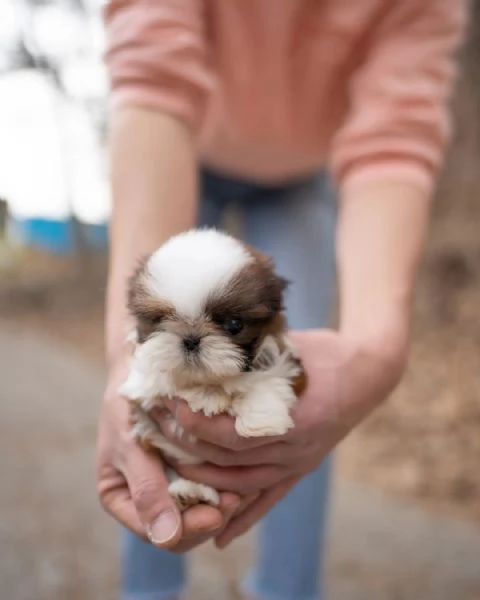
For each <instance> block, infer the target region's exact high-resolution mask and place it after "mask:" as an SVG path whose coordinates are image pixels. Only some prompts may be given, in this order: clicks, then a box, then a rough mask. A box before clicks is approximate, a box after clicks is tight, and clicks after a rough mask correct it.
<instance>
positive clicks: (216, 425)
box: [98, 0, 466, 600]
mask: <svg viewBox="0 0 480 600" xmlns="http://www.w3.org/2000/svg"><path fill="white" fill-rule="evenodd" d="M465 16H466V3H464V2H462V1H460V0H456V1H455V2H453V1H452V0H424V1H423V2H418V0H388V1H387V0H362V1H360V2H359V1H358V0H340V1H339V0H319V1H317V2H312V1H308V0H262V1H261V2H259V1H258V0H241V1H240V0H211V1H209V2H207V1H205V0H203V1H202V0H163V1H158V2H151V1H150V0H110V2H109V3H108V5H107V7H106V11H105V19H106V25H107V34H108V48H107V53H106V61H107V65H108V69H109V73H110V76H111V83H112V98H111V100H112V108H111V111H112V112H111V130H110V146H111V179H112V189H113V214H112V222H111V253H110V270H109V283H108V293H107V319H106V321H107V325H106V347H107V357H108V365H109V377H108V385H107V390H106V393H105V398H104V402H103V404H102V411H101V415H100V422H99V434H98V491H99V495H100V498H101V501H102V503H103V505H104V507H105V508H106V510H107V511H108V512H109V513H111V514H112V515H113V516H114V517H115V518H116V519H117V520H118V521H119V522H120V523H121V524H123V525H124V526H125V528H126V529H127V530H129V532H128V533H125V537H124V546H123V565H122V573H123V576H122V579H123V581H122V590H121V594H122V598H123V600H127V599H128V600H166V599H168V600H173V599H175V600H177V599H178V598H179V597H180V594H181V593H182V591H183V589H184V585H185V572H184V568H185V567H184V557H183V556H181V555H182V553H184V552H186V551H188V550H190V549H192V548H194V547H196V546H198V545H199V544H201V543H203V542H204V541H206V540H208V539H211V538H213V539H215V540H216V543H217V545H218V546H219V547H224V546H225V545H227V544H228V543H230V542H231V541H232V540H233V539H234V538H236V537H237V536H239V535H241V534H242V533H244V532H245V531H246V530H247V529H249V528H250V527H251V526H253V525H254V524H256V523H257V522H261V523H260V527H259V541H258V544H259V548H258V553H257V559H256V564H255V566H254V569H253V571H252V573H251V574H250V576H249V577H248V579H247V580H246V582H245V586H244V593H245V594H246V595H245V597H246V598H247V597H248V598H251V599H255V600H318V599H320V598H324V595H323V594H324V590H323V583H322V579H323V578H322V575H321V572H322V569H321V565H322V562H323V554H324V548H325V530H326V526H327V524H328V519H327V508H328V488H329V481H330V470H331V459H330V458H329V457H330V455H331V452H332V450H333V449H334V448H335V447H336V445H337V444H338V443H339V442H340V441H341V440H342V439H343V438H344V437H345V436H346V435H347V434H348V433H349V432H350V431H351V430H352V429H353V428H354V427H355V426H356V425H357V424H358V423H360V421H361V420H362V419H363V418H364V417H365V416H366V415H368V413H369V412H370V411H371V410H373V409H374V408H375V407H376V406H378V404H379V403H381V402H382V401H383V400H384V399H385V398H386V397H387V396H388V395H389V393H390V392H391V391H392V390H393V389H394V387H395V386H396V384H397V383H398V381H399V380H400V378H401V375H402V372H403V370H404V367H405V363H406V358H407V353H408V346H409V337H410V329H411V326H410V321H411V313H412V296H413V291H414V283H415V278H416V274H417V270H418V264H419V260H420V257H421V254H422V249H423V246H424V241H425V236H426V231H427V225H428V220H429V213H430V207H431V199H432V192H433V188H434V182H435V178H436V174H437V172H438V170H439V168H440V165H441V163H442V159H443V155H444V149H445V145H446V142H447V140H448V137H449V106H448V104H449V98H450V95H451V90H452V85H453V81H454V74H455V52H456V49H457V48H458V45H459V42H460V40H461V37H462V31H463V27H464V23H465V20H466V19H465ZM229 210H235V211H236V213H237V216H238V222H239V224H240V225H239V227H240V231H239V234H240V235H243V236H244V238H245V239H246V240H247V241H248V242H249V243H250V244H253V245H254V246H257V247H258V248H260V249H261V250H263V251H265V252H267V253H269V254H270V255H271V256H272V257H273V258H274V260H275V262H276V265H277V268H278V271H279V272H280V273H281V274H282V275H283V276H285V277H286V278H287V279H289V280H291V282H292V283H291V288H290V291H289V294H288V296H287V314H288V318H289V323H290V326H291V328H292V338H293V340H294V342H295V344H296V345H297V347H298V349H299V352H300V355H301V357H302V360H303V361H304V364H305V367H306V370H307V373H308V377H309V385H308V388H307V391H306V393H305V394H304V395H303V396H302V398H301V399H300V401H299V402H298V404H297V406H296V407H295V410H294V415H293V416H294V421H295V428H294V429H293V430H292V431H291V432H290V433H289V434H287V435H286V436H285V438H284V439H280V440H279V439H268V438H262V439H255V440H244V439H240V438H239V437H238V436H237V435H236V434H235V431H234V428H233V425H232V421H231V419H230V418H229V417H227V416H225V415H220V416H218V417H214V418H210V419H209V418H207V417H205V416H202V415H199V414H192V413H191V412H190V411H189V410H188V408H187V407H186V405H185V403H182V401H181V400H178V401H177V400H175V401H171V400H168V399H167V400H166V410H164V411H162V412H161V413H159V414H156V415H155V418H156V419H157V420H158V424H159V427H160V428H161V430H162V431H163V433H164V434H165V435H166V436H167V437H170V439H172V440H173V441H174V443H177V444H178V445H180V446H182V447H184V448H186V449H187V450H189V451H193V452H194V453H196V454H198V455H199V456H200V457H201V458H202V459H204V460H205V463H204V464H202V465H200V466H196V467H183V468H182V469H181V473H182V474H183V475H185V476H186V477H188V478H192V479H194V480H198V481H203V482H205V483H207V484H209V485H212V486H214V487H216V488H218V489H220V490H223V492H222V497H221V504H220V506H219V508H218V509H216V508H214V507H210V506H196V507H192V508H190V509H188V510H187V511H186V512H185V513H183V515H180V514H179V512H178V510H177V508H176V507H175V505H174V503H173V501H172V500H171V499H170V497H169V496H168V492H167V482H166V479H165V474H164V471H163V465H162V463H161V461H160V459H159V458H158V457H156V456H152V455H148V454H145V453H144V452H143V451H142V450H141V449H140V448H139V447H138V446H137V445H136V444H135V442H134V441H133V440H132V439H131V437H130V436H129V434H128V408H127V403H126V401H125V400H124V399H123V398H121V397H120V396H119V395H118V393H117V389H118V385H119V383H120V382H121V381H122V380H123V379H124V378H125V375H126V370H127V368H128V367H127V365H128V358H129V355H130V353H131V348H130V347H129V345H128V342H126V341H125V331H126V326H127V324H128V319H129V317H128V314H127V309H126V306H125V305H126V285H127V283H126V282H127V279H128V277H129V275H130V274H131V272H132V269H133V268H134V266H135V264H136V262H137V261H138V259H139V257H142V256H143V255H145V254H147V253H149V252H150V251H152V250H153V249H155V248H156V247H158V246H159V245H161V244H162V243H163V242H164V241H165V240H167V239H168V238H169V237H170V236H172V235H173V234H176V233H178V232H181V231H184V230H186V229H188V228H190V227H192V226H195V225H196V224H201V225H208V226H218V227H221V226H222V225H223V223H224V221H223V219H224V215H225V213H226V211H227V213H228V211H229ZM337 281H338V284H337V283H336V282H337ZM337 292H338V293H337ZM334 297H337V298H338V302H337V304H336V310H337V325H336V327H333V326H330V327H329V324H330V323H332V322H333V320H332V317H333V308H334V305H333V302H332V301H333V299H334ZM172 420H175V421H177V422H178V423H180V424H181V426H182V427H183V429H184V430H185V431H186V432H187V433H191V434H193V435H194V439H193V440H192V436H189V435H184V436H182V437H176V436H175V434H174V433H172V431H173V429H174V428H172V427H171V423H172Z"/></svg>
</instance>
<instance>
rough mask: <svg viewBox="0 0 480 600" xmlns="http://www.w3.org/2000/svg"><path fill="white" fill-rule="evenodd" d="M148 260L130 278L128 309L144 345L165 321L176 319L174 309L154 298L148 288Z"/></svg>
mask: <svg viewBox="0 0 480 600" xmlns="http://www.w3.org/2000/svg"><path fill="white" fill-rule="evenodd" d="M147 262H148V258H145V259H143V260H141V261H140V262H139V264H138V266H137V268H136V270H135V272H134V274H133V275H132V277H131V278H130V282H129V289H128V309H129V311H130V313H131V314H132V315H133V316H134V317H135V319H136V325H137V335H138V341H139V342H140V343H143V342H144V341H145V340H146V339H147V338H148V337H149V336H150V335H151V334H152V333H154V332H155V331H156V330H157V329H158V325H159V324H160V323H161V321H163V320H165V319H169V320H170V319H173V318H174V317H175V310H174V308H173V307H172V306H171V305H170V304H169V303H168V302H164V301H162V300H161V299H160V298H154V297H152V295H151V294H150V292H149V290H148V288H147V286H146V281H145V280H146V278H147V277H148V274H147V272H146V267H147Z"/></svg>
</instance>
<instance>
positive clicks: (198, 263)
mask: <svg viewBox="0 0 480 600" xmlns="http://www.w3.org/2000/svg"><path fill="white" fill-rule="evenodd" d="M285 287H286V281H285V280H284V279H282V278H281V277H279V276H278V275H276V274H275V272H274V266H273V263H272V261H271V260H270V258H268V257H266V256H264V255H262V254H260V253H259V252H257V251H256V250H253V249H252V248H249V247H248V246H246V245H245V244H243V243H242V242H240V241H238V240H236V239H234V238H233V237H230V236H229V235H226V234H225V233H221V232H220V231H217V230H213V229H201V230H191V231H188V232H186V233H183V234H180V235H177V236H175V237H173V238H171V239H170V240H169V241H167V242H166V243H165V244H164V245H163V246H162V247H160V248H159V249H158V250H157V251H156V252H154V253H153V254H152V255H151V256H149V257H147V258H146V259H145V260H143V261H142V262H141V264H140V265H139V267H138V269H137V270H136V272H135V273H134V275H133V276H132V278H131V281H130V288H129V298H128V303H129V310H130V312H131V314H132V315H133V317H134V321H135V332H134V337H135V351H134V354H133V357H132V362H131V367H130V372H129V375H128V378H127V380H126V381H125V383H124V384H123V385H122V387H121V389H120V392H121V394H122V395H123V396H125V397H127V398H129V399H130V401H131V407H132V426H133V434H134V435H135V436H136V438H137V439H138V440H139V441H140V442H141V443H142V444H143V446H144V447H145V448H149V449H152V448H153V449H158V450H161V451H162V452H163V453H165V454H167V455H169V456H170V457H172V458H174V459H175V460H176V461H177V462H179V463H184V464H198V463H199V462H200V461H199V459H198V458H197V457H195V456H192V455H190V454H188V453H186V452H184V451H183V450H181V449H179V448H177V447H176V446H174V445H172V444H171V443H170V442H169V441H168V440H167V439H166V438H165V437H164V436H163V435H162V434H161V433H160V431H159V429H158V426H157V425H156V423H155V421H154V420H153V419H152V418H151V417H150V416H149V411H151V409H152V408H154V407H161V406H162V400H163V398H164V397H178V398H183V399H184V400H185V401H186V402H187V403H188V405H189V407H190V409H191V410H192V411H194V412H197V411H201V412H203V413H204V414H206V415H209V416H210V415H217V414H220V413H228V414H230V415H232V416H233V417H234V419H235V428H236V431H237V432H238V434H239V435H240V436H244V437H252V436H271V435H283V434H284V433H286V432H287V431H288V429H289V428H291V427H292V425H293V422H292V419H291V417H290V410H291V408H292V406H293V405H294V403H295V400H296V398H297V396H298V395H299V394H301V393H302V391H303V389H304V387H305V385H306V377H305V373H304V371H303V368H302V365H301V362H300V360H299V359H298V356H297V354H296V352H295V350H294V348H293V347H292V345H291V344H290V343H289V341H288V339H287V337H286V332H287V324H286V319H285V316H284V312H283V293H284V290H285ZM177 433H179V434H181V433H182V432H180V431H178V426H177ZM168 477H169V481H170V486H169V491H170V493H171V495H172V496H173V497H174V498H175V499H176V500H177V502H178V504H179V505H180V507H182V508H184V507H186V506H189V505H191V504H196V503H198V502H207V503H209V504H212V505H216V504H218V501H219V497H218V493H217V491H216V490H214V489H212V488H210V487H208V486H205V485H202V484H198V483H194V482H191V481H187V480H185V479H182V478H181V477H179V476H178V475H177V474H176V473H175V472H174V471H173V470H172V469H169V471H168Z"/></svg>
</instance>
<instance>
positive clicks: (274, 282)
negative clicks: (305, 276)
mask: <svg viewBox="0 0 480 600" xmlns="http://www.w3.org/2000/svg"><path fill="white" fill-rule="evenodd" d="M289 285H290V282H289V281H288V280H287V279H285V278H284V277H281V276H280V275H277V274H276V273H274V272H272V273H271V275H270V277H269V278H268V281H267V285H266V293H267V302H268V304H269V306H270V307H271V309H272V310H273V311H274V312H280V311H282V310H283V309H284V305H283V296H284V293H285V290H286V289H287V288H288V286H289Z"/></svg>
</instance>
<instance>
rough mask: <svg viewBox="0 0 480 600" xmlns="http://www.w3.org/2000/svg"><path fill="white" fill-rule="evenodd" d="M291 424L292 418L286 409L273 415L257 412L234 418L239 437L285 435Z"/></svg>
mask: <svg viewBox="0 0 480 600" xmlns="http://www.w3.org/2000/svg"><path fill="white" fill-rule="evenodd" d="M293 426H294V423H293V420H292V418H291V417H290V415H289V414H288V412H287V411H285V412H282V413H280V412H277V413H276V414H275V415H271V414H268V413H260V412H257V413H255V414H249V415H248V414H247V415H241V416H237V418H236V419H235V430H236V432H237V433H238V435H239V436H240V437H266V436H272V435H285V433H287V431H288V430H289V429H291V428H292V427H293Z"/></svg>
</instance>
